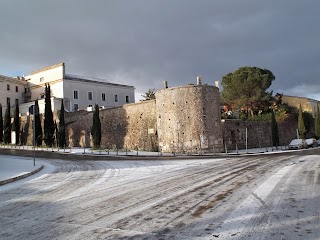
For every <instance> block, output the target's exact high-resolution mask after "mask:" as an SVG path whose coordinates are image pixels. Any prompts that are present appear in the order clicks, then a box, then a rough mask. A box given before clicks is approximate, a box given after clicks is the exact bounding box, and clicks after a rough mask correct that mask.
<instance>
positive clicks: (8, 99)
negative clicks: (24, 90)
mask: <svg viewBox="0 0 320 240" xmlns="http://www.w3.org/2000/svg"><path fill="white" fill-rule="evenodd" d="M9 105H10V98H9V97H8V98H7V106H9Z"/></svg>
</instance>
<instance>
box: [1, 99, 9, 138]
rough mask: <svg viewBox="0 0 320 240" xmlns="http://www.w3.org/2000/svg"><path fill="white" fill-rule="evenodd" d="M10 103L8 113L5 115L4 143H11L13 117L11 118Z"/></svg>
mask: <svg viewBox="0 0 320 240" xmlns="http://www.w3.org/2000/svg"><path fill="white" fill-rule="evenodd" d="M10 115H11V114H10V102H8V105H7V109H6V113H5V115H4V125H3V128H4V131H3V141H4V143H11V116H10Z"/></svg>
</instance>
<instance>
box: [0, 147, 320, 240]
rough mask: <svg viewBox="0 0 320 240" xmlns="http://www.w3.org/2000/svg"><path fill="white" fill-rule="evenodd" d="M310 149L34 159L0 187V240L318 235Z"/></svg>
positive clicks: (319, 191) (315, 169)
mask: <svg viewBox="0 0 320 240" xmlns="http://www.w3.org/2000/svg"><path fill="white" fill-rule="evenodd" d="M318 151H319V150H310V151H309V150H306V151H304V152H296V153H297V154H295V152H292V153H291V154H288V155H287V154H274V155H263V156H247V157H232V158H231V157H230V158H214V159H194V160H192V159H189V160H167V161H165V160H162V161H161V160H141V161H137V160H132V161H124V160H121V161H120V160H117V161H111V160H110V161H83V160H82V161H70V160H69V161H63V160H53V159H51V160H42V161H41V162H42V163H43V164H45V169H47V170H46V171H47V172H46V171H44V172H43V173H42V174H39V176H36V177H34V178H33V179H31V180H26V181H24V182H22V183H21V184H18V183H17V184H16V185H12V187H10V186H9V187H8V186H7V187H5V188H3V187H0V226H1V227H0V239H319V236H320V230H319V222H320V219H319V216H320V208H319V206H320V156H319V154H318ZM48 169H50V171H48ZM9 185H10V184H9Z"/></svg>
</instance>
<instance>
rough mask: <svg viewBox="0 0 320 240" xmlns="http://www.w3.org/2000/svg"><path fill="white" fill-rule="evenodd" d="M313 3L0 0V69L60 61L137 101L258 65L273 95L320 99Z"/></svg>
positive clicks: (25, 69)
mask: <svg viewBox="0 0 320 240" xmlns="http://www.w3.org/2000/svg"><path fill="white" fill-rule="evenodd" d="M319 9H320V1H319V0H305V1H293V0H269V1H265V0H220V1H218V0H104V1H103V0H100V1H99V0H90V1H85V0H54V1H43V0H28V1H25V0H20V1H19V0H16V1H12V0H0V26H1V34H0V43H1V44H0V74H2V75H7V76H16V75H23V74H25V75H27V74H29V73H30V72H31V71H33V70H36V69H39V68H42V67H46V66H49V65H52V64H56V63H59V62H65V63H66V72H67V73H70V74H76V75H83V76H92V77H98V78H104V79H107V80H108V81H112V82H118V83H123V84H129V85H134V86H135V87H136V100H138V99H139V98H140V95H141V94H143V93H144V92H146V91H147V90H148V89H149V88H155V89H161V88H162V81H163V80H167V81H168V82H169V87H172V86H180V85H186V84H189V83H195V82H196V76H199V75H200V76H202V77H203V82H204V83H208V84H211V85H213V84H214V81H215V80H221V79H222V76H224V75H226V74H228V73H229V72H233V71H235V70H236V69H238V68H239V67H241V66H256V67H260V68H267V69H269V70H270V71H272V72H273V74H274V75H275V76H276V80H275V81H274V82H273V84H272V86H271V89H272V90H273V91H274V93H283V94H286V95H296V96H304V97H310V98H314V99H317V100H320V80H319V78H318V77H319V76H320V66H319V60H320V47H319V44H320V30H319V23H320V14H319Z"/></svg>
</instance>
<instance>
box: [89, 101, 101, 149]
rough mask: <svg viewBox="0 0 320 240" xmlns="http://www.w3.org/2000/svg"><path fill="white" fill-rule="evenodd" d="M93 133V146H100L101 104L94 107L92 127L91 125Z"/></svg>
mask: <svg viewBox="0 0 320 240" xmlns="http://www.w3.org/2000/svg"><path fill="white" fill-rule="evenodd" d="M91 135H92V139H93V147H94V148H98V147H100V143H101V122H100V117H99V106H98V105H97V104H96V105H95V107H94V113H93V119H92V127H91Z"/></svg>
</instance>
